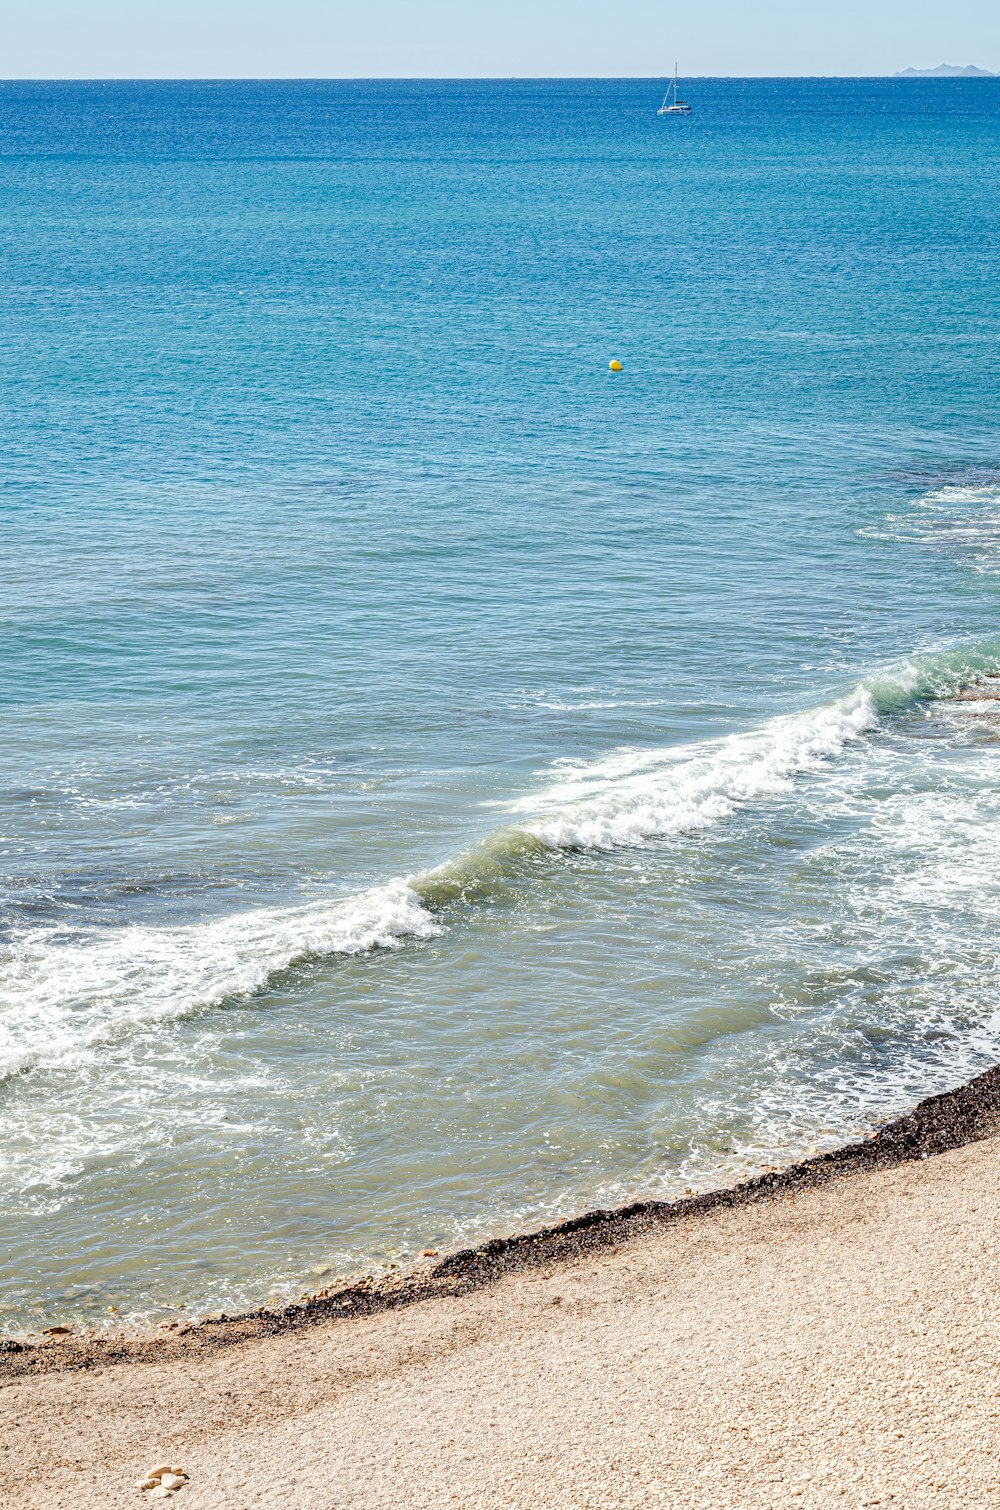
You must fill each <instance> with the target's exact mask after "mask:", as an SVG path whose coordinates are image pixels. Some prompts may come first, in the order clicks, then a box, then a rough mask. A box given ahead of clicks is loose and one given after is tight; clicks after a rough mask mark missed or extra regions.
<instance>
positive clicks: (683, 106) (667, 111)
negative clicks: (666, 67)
mask: <svg viewBox="0 0 1000 1510" xmlns="http://www.w3.org/2000/svg"><path fill="white" fill-rule="evenodd" d="M671 93H672V94H673V96H674V99H673V104H671V105H668V104H667V101H668V100H669V99H670V96H671ZM656 113H657V115H690V114H691V106H690V105H689V104H688V103H687V101H686V100H679V99H678V98H677V64H676V63H675V64H674V82H673V84H672V85H668V86H667V92H666V94H665V95H664V96H663V104H662V105H661V106H660V108H659V110H658V111H657V112H656Z"/></svg>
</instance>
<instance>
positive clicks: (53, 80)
mask: <svg viewBox="0 0 1000 1510" xmlns="http://www.w3.org/2000/svg"><path fill="white" fill-rule="evenodd" d="M974 66H978V65H974ZM914 76H916V77H919V78H924V79H927V80H928V81H929V82H934V83H960V82H965V83H968V82H975V81H976V80H977V79H1000V72H993V71H991V70H989V69H982V70H981V71H980V72H979V73H976V74H950V75H949V74H936V73H934V72H933V70H924V69H896V70H894V71H893V72H892V73H685V74H682V75H681V77H682V78H684V79H686V80H687V79H696V80H699V81H703V82H713V81H719V82H728V81H744V80H750V79H787V80H804V81H811V80H821V79H900V78H909V79H912V78H913V77H914ZM666 77H667V75H666V74H665V73H654V74H645V73H634V74H633V73H622V74H600V73H594V74H591V73H537V74H536V73H481V74H472V73H469V74H464V73H448V74H416V73H415V74H402V73H372V74H360V73H357V74H354V73H351V74H346V73H345V74H332V73H331V74H296V73H287V74H286V73H281V74H278V73H275V74H236V73H234V74H125V73H121V74H118V73H114V74H111V73H109V74H11V75H8V76H6V77H0V88H2V87H3V86H4V85H6V84H495V83H509V84H516V83H524V84H545V83H552V84H557V83H574V82H576V83H595V84H598V83H609V84H612V83H615V84H617V83H621V84H625V83H646V82H652V81H655V80H658V79H663V78H666Z"/></svg>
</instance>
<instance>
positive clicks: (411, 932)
mask: <svg viewBox="0 0 1000 1510" xmlns="http://www.w3.org/2000/svg"><path fill="white" fill-rule="evenodd" d="M998 668H1000V642H998V643H991V644H990V645H987V646H981V647H978V648H977V649H973V650H971V651H969V650H966V651H953V652H943V653H942V654H941V655H939V656H937V657H929V658H925V659H924V661H923V662H922V663H921V664H919V665H914V666H908V667H904V668H902V669H901V670H898V671H896V672H894V673H892V674H887V675H885V676H883V677H881V678H878V679H871V680H869V681H868V682H866V683H862V684H860V685H859V686H857V687H856V688H855V689H854V691H853V692H851V693H849V694H848V695H847V696H846V697H843V698H840V699H838V700H837V701H835V702H832V703H829V704H826V705H824V706H821V707H817V708H813V709H810V710H808V711H807V712H803V713H799V714H791V715H786V716H783V717H779V718H774V719H771V720H769V721H768V722H767V723H765V724H763V725H761V726H760V728H758V729H756V730H752V731H749V732H747V733H743V734H734V735H729V736H726V737H724V738H721V739H716V740H710V741H702V742H699V743H697V744H695V745H689V746H686V747H682V748H680V749H678V748H677V747H667V748H662V749H653V750H635V749H620V750H616V751H613V752H611V753H610V754H608V755H606V756H603V757H601V758H599V759H597V760H594V761H590V762H585V763H577V764H574V763H572V762H568V761H567V762H560V763H559V764H558V765H557V766H556V767H554V768H550V771H549V781H548V784H547V785H546V786H545V787H543V788H542V789H541V790H540V791H538V792H536V793H535V794H533V795H530V796H527V797H524V798H521V799H519V800H518V801H516V802H514V803H511V804H508V805H507V811H508V812H509V813H510V815H511V817H512V819H513V820H514V821H513V822H511V823H509V824H508V825H506V826H505V827H502V828H499V829H497V830H496V831H494V833H492V834H490V835H489V836H488V837H487V838H486V839H484V840H483V841H482V842H481V843H479V844H478V845H476V846H474V847H473V848H472V849H471V850H469V851H467V852H466V853H464V854H462V855H459V856H456V857H455V858H454V859H453V860H451V861H449V862H447V863H445V864H444V865H441V866H438V867H436V868H434V869H433V870H429V871H425V872H423V873H421V874H419V875H415V876H410V877H397V878H396V879H394V880H391V881H389V882H387V883H386V884H385V885H381V886H376V887H373V888H371V889H369V890H366V891H364V892H361V893H358V894H357V895H355V896H353V897H347V898H343V899H338V900H336V901H330V902H313V903H309V904H307V905H302V906H298V907H287V908H256V909H253V910H251V911H249V912H245V913H237V914H233V915H231V916H228V917H224V918H219V919H213V920H209V921H205V922H198V923H191V924H185V925H177V926H171V927H162V928H151V927H148V926H145V925H140V924H128V925H125V926H123V927H119V928H113V929H108V930H107V931H104V932H101V933H93V932H92V933H88V934H83V933H81V932H79V931H78V932H74V933H70V932H69V931H67V930H44V929H35V930H32V931H30V932H27V933H25V934H22V935H21V936H20V937H19V938H17V939H16V940H15V941H14V944H13V946H12V948H11V949H10V951H9V952H8V957H7V959H6V960H5V961H4V966H3V971H4V986H3V992H2V994H0V1079H4V1078H7V1077H9V1076H11V1075H16V1074H19V1073H23V1072H26V1071H29V1070H32V1069H35V1068H41V1067H56V1066H67V1067H68V1066H73V1065H75V1064H79V1063H82V1062H84V1061H87V1060H89V1059H91V1058H93V1057H94V1055H95V1054H96V1053H97V1052H98V1051H99V1050H100V1047H101V1045H102V1044H108V1043H113V1042H114V1041H116V1040H117V1039H118V1038H120V1037H122V1036H124V1035H127V1034H128V1033H130V1032H132V1031H134V1030H136V1029H141V1028H143V1027H144V1026H150V1025H153V1024H156V1023H162V1022H165V1021H169V1020H170V1019H172V1018H180V1017H183V1016H186V1015H188V1014H190V1013H191V1012H194V1011H198V1010H201V1009H204V1008H211V1007H216V1006H219V1005H221V1004H222V1003H224V1002H226V1001H230V1000H239V999H246V998H247V997H250V996H252V995H254V994H255V993H257V992H260V991H262V990H264V989H265V988H266V987H267V986H268V985H269V984H270V983H271V981H272V980H273V979H274V977H275V976H276V975H278V974H280V972H281V971H283V970H285V969H287V968H288V967H289V966H291V965H294V964H296V963H298V962H301V961H304V960H306V959H309V958H314V957H321V956H329V955H337V954H341V955H357V954H362V953H366V952H368V951H370V950H374V949H386V948H398V947H400V946H401V945H402V944H403V943H404V942H406V941H407V940H408V939H428V938H430V937H432V936H434V935H435V934H438V933H440V932H441V931H442V923H441V921H440V919H441V917H442V915H443V914H444V913H446V912H447V910H448V908H449V907H450V906H451V905H452V904H453V903H454V902H456V901H458V900H461V901H465V902H468V901H470V900H473V901H474V900H475V899H476V897H477V896H478V895H485V894H488V893H489V892H490V890H491V889H492V888H493V887H494V886H495V885H497V884H503V883H504V882H505V881H509V880H510V879H511V878H513V877H514V876H515V875H518V874H521V873H522V871H523V864H524V861H525V860H526V859H530V858H537V857H538V856H539V855H541V854H544V853H546V852H549V853H551V852H553V851H558V850H568V849H591V850H598V851H600V850H611V849H615V848H618V847H622V846H628V845H637V844H644V843H647V842H649V841H650V840H653V839H656V838H663V837H669V836H672V835H678V834H682V833H697V832H702V831H704V830H706V829H709V828H711V827H712V826H713V825H715V824H718V823H720V822H723V821H725V820H726V819H727V818H729V817H731V816H732V815H733V814H734V813H735V812H736V811H737V810H738V809H740V808H742V807H745V806H747V805H750V804H753V803H754V802H759V801H761V800H766V799H768V798H773V797H777V796H782V795H785V794H787V793H788V791H789V790H790V789H791V788H792V787H793V786H794V782H795V779H796V777H798V776H801V775H804V774H806V773H808V772H815V771H819V770H821V769H823V767H824V766H826V765H827V764H828V763H829V762H830V761H832V760H834V759H835V758H836V757H837V756H839V755H840V754H842V753H843V751H844V750H845V749H846V747H847V746H848V745H850V744H852V743H855V742H857V741H859V740H861V739H862V738H863V737H864V736H865V735H866V734H868V733H870V732H871V731H873V730H874V729H875V728H877V727H878V725H879V722H880V713H881V712H883V711H889V710H893V709H897V708H900V707H903V706H905V705H906V704H907V703H908V702H911V701H912V700H913V698H914V697H920V696H932V695H935V694H939V693H941V692H942V691H946V690H955V689H957V687H958V686H960V685H962V684H963V683H964V682H966V681H968V680H969V678H970V676H971V675H973V674H975V673H976V672H978V671H983V670H990V669H993V670H996V669H998Z"/></svg>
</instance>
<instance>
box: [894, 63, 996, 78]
mask: <svg viewBox="0 0 1000 1510" xmlns="http://www.w3.org/2000/svg"><path fill="white" fill-rule="evenodd" d="M895 77H896V78H897V79H995V78H996V77H997V75H996V74H995V73H990V71H989V69H988V68H974V67H973V66H972V64H971V63H969V64H967V66H966V67H965V68H957V67H956V66H955V64H954V63H939V64H938V66H937V67H936V68H904V69H903V71H902V73H897V74H896V75H895Z"/></svg>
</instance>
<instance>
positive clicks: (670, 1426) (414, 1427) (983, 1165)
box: [0, 1071, 1000, 1510]
mask: <svg viewBox="0 0 1000 1510" xmlns="http://www.w3.org/2000/svg"><path fill="white" fill-rule="evenodd" d="M998 1108H1000V1075H998V1072H997V1071H991V1072H990V1073H989V1074H988V1075H985V1076H980V1077H979V1079H978V1080H976V1081H973V1082H972V1083H971V1085H970V1086H968V1087H965V1088H963V1090H961V1091H959V1092H956V1093H954V1094H952V1095H949V1096H946V1097H939V1098H935V1099H934V1100H931V1101H928V1102H925V1103H923V1104H922V1106H921V1107H920V1108H918V1109H917V1111H916V1113H914V1114H913V1115H912V1116H911V1117H908V1118H903V1119H900V1121H899V1122H896V1123H893V1124H891V1125H890V1126H889V1127H887V1128H885V1129H883V1130H882V1132H881V1133H880V1134H879V1135H878V1136H877V1137H876V1138H874V1139H872V1140H871V1141H869V1142H865V1143H863V1144H859V1145H856V1146H855V1147H854V1148H852V1149H847V1150H844V1151H843V1152H842V1153H840V1154H838V1155H832V1156H829V1157H827V1158H824V1159H819V1160H815V1161H813V1162H812V1163H811V1164H808V1165H804V1166H799V1167H798V1168H797V1169H795V1170H792V1171H787V1172H785V1173H784V1174H783V1175H780V1176H773V1177H768V1178H767V1179H765V1180H761V1181H756V1182H754V1183H753V1184H751V1185H748V1186H744V1187H740V1188H738V1189H737V1190H736V1191H731V1192H723V1193H720V1194H719V1195H717V1196H715V1197H712V1198H703V1199H702V1200H699V1201H688V1202H685V1203H683V1204H682V1205H681V1206H680V1207H663V1206H655V1205H646V1206H638V1207H633V1208H631V1209H630V1210H629V1211H626V1212H620V1213H596V1214H593V1215H592V1216H591V1217H589V1218H586V1219H583V1220H582V1221H580V1222H578V1223H574V1224H569V1225H567V1226H564V1227H563V1228H557V1229H552V1230H551V1231H550V1232H549V1233H547V1234H542V1235H540V1236H536V1237H535V1238H531V1239H519V1240H517V1241H515V1242H513V1243H506V1244H505V1243H497V1244H492V1245H488V1246H487V1248H486V1249H482V1250H477V1251H475V1252H470V1253H465V1254H462V1255H457V1256H454V1257H453V1258H451V1259H450V1260H449V1261H448V1262H445V1263H440V1264H438V1265H437V1266H436V1270H434V1271H432V1272H431V1273H430V1274H427V1275H419V1276H415V1277H412V1278H411V1279H409V1280H407V1281H404V1282H401V1283H399V1284H397V1285H396V1286H395V1287H391V1288H389V1287H386V1288H384V1289H383V1290H381V1291H379V1290H378V1289H377V1288H376V1289H370V1290H367V1291H353V1292H348V1294H347V1295H346V1296H343V1295H342V1296H327V1297H323V1298H321V1299H318V1300H317V1301H315V1302H314V1303H312V1304H311V1305H309V1306H303V1307H298V1308H293V1310H292V1311H290V1312H288V1313H286V1314H285V1315H284V1316H282V1317H266V1318H265V1317H262V1316H258V1317H255V1318H246V1319H243V1320H238V1321H234V1322H226V1323H217V1324H215V1325H213V1326H210V1327H202V1328H195V1329H191V1330H189V1331H188V1332H187V1333H186V1335H184V1336H180V1337H179V1336H177V1335H176V1334H175V1333H170V1334H166V1333H161V1334H160V1337H161V1339H162V1340H145V1341H133V1342H131V1343H128V1344H126V1343H117V1344H116V1343H113V1342H107V1341H106V1342H104V1343H103V1344H98V1343H95V1342H94V1341H84V1340H82V1339H76V1338H70V1339H60V1338H53V1339H50V1340H47V1341H46V1342H45V1344H44V1345H43V1346H28V1347H24V1348H22V1349H21V1350H19V1351H12V1350H8V1351H6V1352H5V1353H4V1354H3V1355H2V1357H0V1367H2V1370H3V1374H2V1389H0V1503H2V1504H3V1505H5V1506H6V1505H10V1506H17V1507H19V1510H20V1507H24V1510H32V1507H35V1506H39V1507H40V1506H43V1505H45V1506H70V1505H73V1506H95V1507H96V1506H100V1507H109V1510H113V1507H117V1506H125V1505H133V1506H138V1505H141V1504H143V1503H144V1502H145V1501H146V1499H147V1496H145V1495H143V1494H142V1493H141V1492H140V1491H139V1490H138V1488H137V1487H136V1481H137V1480H138V1479H139V1478H140V1476H141V1474H142V1472H143V1470H145V1469H146V1468H147V1467H149V1466H151V1465H152V1461H153V1459H157V1460H158V1461H161V1462H164V1463H165V1462H167V1461H168V1460H169V1461H172V1462H173V1463H175V1464H176V1465H177V1466H180V1467H183V1468H184V1469H185V1470H186V1471H187V1473H188V1474H189V1475H190V1482H189V1484H188V1485H187V1486H186V1487H185V1488H183V1489H182V1490H180V1491H179V1492H178V1495H177V1496H176V1497H177V1499H178V1501H179V1503H180V1504H182V1505H187V1506H190V1507H191V1510H197V1507H212V1510H249V1507H257V1506H276V1505H281V1506H283V1507H288V1510H312V1507H316V1510H320V1507H322V1510H335V1507H336V1510H339V1507H342V1506H343V1507H348V1506H351V1507H353V1506H358V1507H369V1506H371V1507H375V1506H378V1507H396V1506H402V1505H406V1506H427V1507H431V1506H435V1507H436V1506H445V1505H456V1506H458V1505H463V1506H469V1507H472V1506H484V1507H486V1506H542V1505H546V1506H553V1505H554V1506H584V1505H588V1506H645V1505H661V1504H662V1505H667V1506H671V1507H688V1506H691V1507H694V1506H702V1505H704V1506H706V1507H707V1506H711V1507H712V1510H716V1507H740V1510H742V1507H744V1506H758V1505H759V1506H785V1505H802V1506H814V1507H825V1506H829V1505H845V1506H861V1505H877V1504H878V1505H895V1506H907V1507H909V1506H925V1505H926V1506H934V1507H937V1506H941V1507H955V1510H958V1507H961V1510H970V1507H983V1510H985V1507H990V1506H996V1505H1000V1468H998V1466H997V1463H996V1459H995V1455H994V1446H993V1444H994V1442H995V1441H996V1438H997V1432H998V1429H1000V1350H998V1341H1000V1253H998V1250H997V1242H996V1239H997V1217H998V1213H1000V1142H998V1140H997V1128H998V1126H1000V1115H998ZM338 1308H339V1310H340V1311H342V1312H343V1313H344V1314H342V1315H338V1314H337V1312H338Z"/></svg>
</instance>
